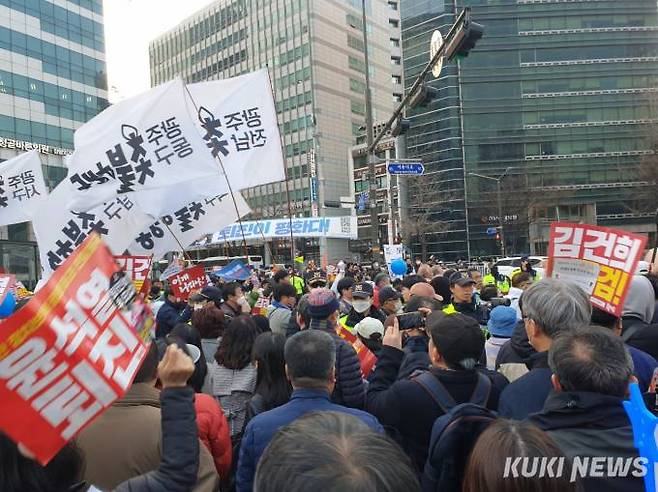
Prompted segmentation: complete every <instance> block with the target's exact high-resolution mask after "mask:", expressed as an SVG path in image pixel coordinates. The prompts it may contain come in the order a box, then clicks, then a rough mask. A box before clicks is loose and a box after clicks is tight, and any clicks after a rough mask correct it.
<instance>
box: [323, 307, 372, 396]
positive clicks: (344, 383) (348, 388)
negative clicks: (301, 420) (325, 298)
mask: <svg viewBox="0 0 658 492" xmlns="http://www.w3.org/2000/svg"><path fill="white" fill-rule="evenodd" d="M310 328H311V329H315V330H322V331H324V332H325V333H329V335H331V337H332V338H333V339H334V341H335V342H336V387H335V388H334V392H333V393H332V395H331V401H332V402H334V403H337V404H338V405H345V406H346V407H352V408H363V406H364V404H365V397H366V385H365V382H364V381H363V379H362V377H361V363H360V362H359V357H358V356H357V355H356V351H355V350H354V347H352V345H350V344H349V343H348V342H347V341H345V340H343V339H342V338H340V337H339V336H338V334H337V333H336V330H335V329H334V328H332V327H330V326H328V325H327V323H326V322H323V321H319V320H311V326H310Z"/></svg>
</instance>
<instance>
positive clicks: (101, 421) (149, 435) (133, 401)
mask: <svg viewBox="0 0 658 492" xmlns="http://www.w3.org/2000/svg"><path fill="white" fill-rule="evenodd" d="M177 350H180V349H177ZM170 351H174V352H176V350H175V349H173V348H168V349H167V353H169V352H170ZM180 354H181V355H182V351H181V352H180ZM183 356H184V355H183ZM184 357H186V356H184ZM176 358H178V356H176ZM178 359H179V358H178ZM187 360H188V361H189V358H188V359H187ZM168 363H169V364H172V365H179V364H182V362H180V363H179V362H176V361H172V360H169V361H168ZM168 363H167V361H165V359H163V362H162V363H160V365H158V349H157V346H156V344H155V343H152V344H151V345H150V347H149V351H148V353H147V355H146V358H145V359H144V361H143V362H142V365H141V367H140V368H139V370H138V371H137V374H136V375H135V379H134V381H133V384H132V386H131V387H130V389H129V390H128V391H127V392H126V394H125V395H124V396H123V397H122V398H120V399H119V400H117V401H115V402H114V403H113V404H112V405H111V406H110V407H109V408H108V409H107V411H106V412H105V413H103V414H102V415H101V416H100V417H98V418H97V419H96V420H94V421H93V422H92V423H91V424H90V425H89V426H88V427H86V428H84V429H83V430H82V431H81V432H80V434H78V437H77V443H78V445H79V446H80V449H81V450H82V452H83V454H84V458H85V471H84V479H85V481H86V482H88V483H91V484H94V485H95V486H96V487H98V488H100V489H101V490H111V489H113V488H115V487H117V486H118V485H119V484H120V483H121V482H124V481H126V480H129V479H131V478H133V477H136V476H138V475H142V474H144V473H148V472H151V471H153V470H156V469H157V468H158V466H160V463H161V462H162V460H163V455H162V452H161V450H162V449H163V447H162V432H161V425H163V424H164V420H163V418H162V417H161V413H160V408H161V403H160V401H161V392H160V391H158V390H157V389H156V388H155V385H156V382H157V379H158V370H159V369H162V368H163V367H166V366H167V365H168ZM166 370H167V369H165V374H166ZM177 371H178V372H179V373H184V374H185V381H187V378H188V377H189V376H190V375H191V374H192V373H193V371H194V369H193V364H192V363H191V361H189V362H186V363H185V369H184V370H182V368H181V369H178V370H177ZM166 379H167V376H166V375H165V381H166ZM176 380H177V381H180V378H176ZM165 381H163V382H162V384H163V386H164V384H165ZM188 391H189V392H190V393H192V389H191V388H189V389H188ZM181 403H182V402H181ZM172 410H173V411H176V410H174V409H172ZM179 410H181V411H183V410H182V407H181V406H179ZM170 416H171V414H170ZM185 422H192V423H194V418H192V419H189V417H186V419H185ZM192 429H193V430H192V431H191V432H192V434H193V435H194V436H195V441H196V445H195V446H194V452H196V453H197V454H198V457H199V466H198V473H197V481H196V486H195V487H194V488H193V489H192V490H194V491H204V492H205V491H208V492H210V491H213V492H214V491H215V490H217V487H218V486H219V476H218V475H217V472H216V470H215V465H214V463H213V459H212V456H211V455H210V453H209V452H208V450H207V449H206V447H205V446H203V445H200V444H199V440H198V435H197V431H196V426H194V427H192ZM183 431H184V432H190V430H189V429H188V427H187V426H184V427H183V428H182V429H181V432H183ZM177 434H178V433H177ZM178 435H179V436H180V434H178ZM187 449H190V448H187ZM178 459H182V460H186V459H187V457H186V456H185V453H182V454H181V456H180V457H179V456H177V457H176V460H178ZM3 490H4V489H3Z"/></svg>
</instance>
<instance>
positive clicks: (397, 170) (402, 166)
mask: <svg viewBox="0 0 658 492" xmlns="http://www.w3.org/2000/svg"><path fill="white" fill-rule="evenodd" d="M424 172H425V166H423V163H422V162H398V161H391V162H389V163H388V173H389V174H397V175H412V176H420V175H421V174H423V173H424Z"/></svg>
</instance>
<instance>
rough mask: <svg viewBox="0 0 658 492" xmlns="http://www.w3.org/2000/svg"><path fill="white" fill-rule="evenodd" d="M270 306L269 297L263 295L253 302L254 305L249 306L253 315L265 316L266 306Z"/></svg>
mask: <svg viewBox="0 0 658 492" xmlns="http://www.w3.org/2000/svg"><path fill="white" fill-rule="evenodd" d="M269 306H270V300H269V298H267V297H265V296H260V297H259V298H258V300H257V301H256V304H254V307H253V308H251V314H253V315H254V316H257V315H260V316H267V308H268V307H269Z"/></svg>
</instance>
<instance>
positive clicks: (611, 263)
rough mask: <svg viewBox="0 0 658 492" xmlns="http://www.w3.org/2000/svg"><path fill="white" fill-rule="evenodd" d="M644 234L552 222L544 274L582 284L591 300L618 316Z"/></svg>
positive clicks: (640, 251) (639, 253)
mask: <svg viewBox="0 0 658 492" xmlns="http://www.w3.org/2000/svg"><path fill="white" fill-rule="evenodd" d="M646 242H647V238H646V237H645V236H640V235H637V234H633V233H630V232H627V231H623V230H619V229H612V228H610V227H598V226H593V225H588V224H570V223H568V222H553V223H552V224H551V236H550V243H549V246H548V268H547V271H548V275H549V276H551V277H554V278H558V279H563V280H565V281H571V282H573V283H575V284H577V285H579V286H580V287H582V288H583V289H584V290H585V291H586V292H587V293H588V294H589V295H590V299H591V301H592V304H593V305H594V306H596V307H598V308H600V309H603V310H605V311H607V312H608V313H611V314H614V315H615V316H621V312H622V308H623V306H624V300H625V299H626V295H627V294H628V288H629V287H630V280H631V278H632V277H633V275H634V274H635V269H636V268H637V262H638V261H639V259H640V257H641V255H642V253H643V251H644V247H645V245H646Z"/></svg>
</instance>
